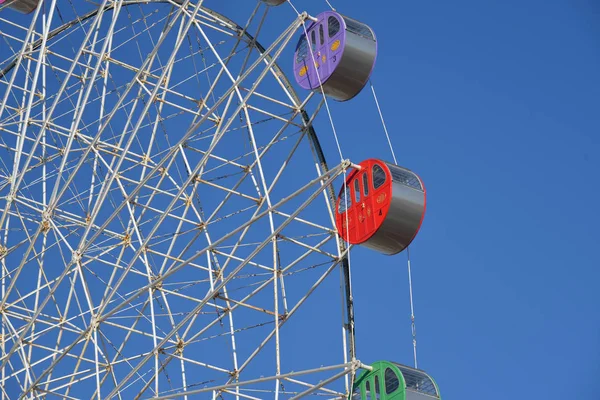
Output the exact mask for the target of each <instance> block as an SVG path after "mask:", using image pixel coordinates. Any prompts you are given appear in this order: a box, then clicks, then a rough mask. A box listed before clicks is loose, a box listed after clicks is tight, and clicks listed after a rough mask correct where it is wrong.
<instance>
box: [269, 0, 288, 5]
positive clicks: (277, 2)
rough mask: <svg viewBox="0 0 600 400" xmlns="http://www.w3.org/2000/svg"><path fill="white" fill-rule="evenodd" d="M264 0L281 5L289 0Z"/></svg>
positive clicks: (270, 3)
mask: <svg viewBox="0 0 600 400" xmlns="http://www.w3.org/2000/svg"><path fill="white" fill-rule="evenodd" d="M263 1H264V2H265V3H267V4H268V5H270V6H279V5H281V4H283V3H285V2H286V1H287V0H263Z"/></svg>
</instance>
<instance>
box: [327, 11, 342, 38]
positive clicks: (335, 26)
mask: <svg viewBox="0 0 600 400" xmlns="http://www.w3.org/2000/svg"><path fill="white" fill-rule="evenodd" d="M327 25H328V28H329V37H330V38H331V37H334V36H335V35H336V34H337V33H338V32H339V31H340V21H339V20H338V19H337V18H336V17H334V16H333V15H332V16H330V17H329V18H328V19H327Z"/></svg>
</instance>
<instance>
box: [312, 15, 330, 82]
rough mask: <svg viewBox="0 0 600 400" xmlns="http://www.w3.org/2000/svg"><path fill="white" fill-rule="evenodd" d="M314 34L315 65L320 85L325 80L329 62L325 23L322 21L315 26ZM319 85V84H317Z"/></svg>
mask: <svg viewBox="0 0 600 400" xmlns="http://www.w3.org/2000/svg"><path fill="white" fill-rule="evenodd" d="M313 32H314V33H315V41H316V43H315V52H314V56H315V63H316V67H317V71H318V73H319V77H320V79H321V82H320V83H323V79H325V78H326V77H327V75H328V73H329V62H328V60H327V36H326V34H327V26H326V21H325V20H323V21H321V22H319V23H318V24H317V26H315V28H314V29H313ZM317 83H319V82H317Z"/></svg>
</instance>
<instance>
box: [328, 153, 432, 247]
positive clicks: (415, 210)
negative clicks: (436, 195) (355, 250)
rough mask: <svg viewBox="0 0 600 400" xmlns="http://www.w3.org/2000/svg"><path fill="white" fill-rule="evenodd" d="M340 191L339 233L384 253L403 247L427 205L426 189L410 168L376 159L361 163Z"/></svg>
mask: <svg viewBox="0 0 600 400" xmlns="http://www.w3.org/2000/svg"><path fill="white" fill-rule="evenodd" d="M360 167H361V169H360V170H354V171H353V172H352V173H351V174H350V175H349V176H348V178H347V179H346V185H345V186H344V187H342V189H341V190H340V193H339V196H338V201H337V206H336V210H337V212H336V225H337V229H338V232H339V233H340V236H341V237H342V238H343V239H344V240H346V241H347V242H349V243H351V244H359V245H363V246H366V247H368V248H371V249H373V250H376V251H379V252H381V253H384V254H389V255H392V254H396V253H399V252H401V251H402V250H404V249H405V248H406V247H408V245H409V244H410V243H411V242H412V240H413V239H414V238H415V236H416V235H417V233H418V232H419V229H420V227H421V224H422V222H423V218H424V217H425V208H426V191H425V186H424V185H423V182H422V181H421V179H420V178H419V177H418V176H417V175H416V174H415V173H414V172H412V171H410V170H408V169H406V168H402V167H400V166H398V165H394V164H391V163H388V162H384V161H381V160H377V159H369V160H366V161H363V162H362V163H360Z"/></svg>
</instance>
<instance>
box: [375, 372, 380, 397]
mask: <svg viewBox="0 0 600 400" xmlns="http://www.w3.org/2000/svg"><path fill="white" fill-rule="evenodd" d="M375 399H377V400H379V399H380V397H379V377H378V376H377V375H375Z"/></svg>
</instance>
